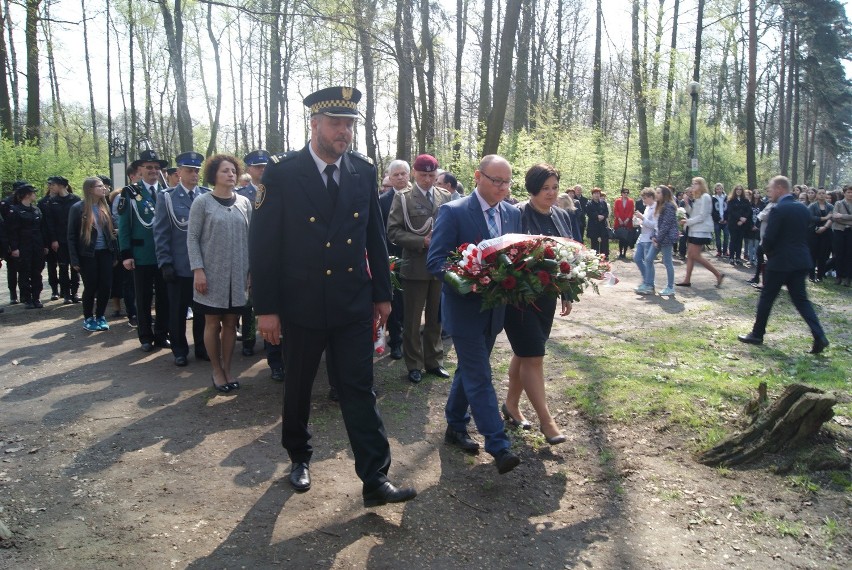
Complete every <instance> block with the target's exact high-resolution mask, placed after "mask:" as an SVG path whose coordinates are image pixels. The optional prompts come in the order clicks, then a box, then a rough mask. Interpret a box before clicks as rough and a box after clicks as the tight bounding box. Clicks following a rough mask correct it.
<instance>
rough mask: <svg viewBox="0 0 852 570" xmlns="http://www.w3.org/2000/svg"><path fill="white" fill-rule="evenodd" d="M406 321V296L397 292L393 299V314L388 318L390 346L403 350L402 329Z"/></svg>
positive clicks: (394, 293)
mask: <svg viewBox="0 0 852 570" xmlns="http://www.w3.org/2000/svg"><path fill="white" fill-rule="evenodd" d="M404 320H405V294H404V293H403V292H402V291H397V290H395V291H394V292H393V299H391V314H390V316H388V322H387V325H385V326H386V327H387V329H388V346H390V347H391V348H402V328H403V322H404Z"/></svg>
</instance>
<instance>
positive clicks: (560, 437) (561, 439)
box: [541, 431, 568, 445]
mask: <svg viewBox="0 0 852 570" xmlns="http://www.w3.org/2000/svg"><path fill="white" fill-rule="evenodd" d="M541 435H544V441H546V442H547V443H548V444H549V445H559V444H560V443H565V442H566V441H568V438H567V437H566V436H565V434H561V433H558V434H556V435H554V436H553V437H547V435H545V433H544V432H543V431H542V432H541Z"/></svg>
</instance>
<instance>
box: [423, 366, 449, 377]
mask: <svg viewBox="0 0 852 570" xmlns="http://www.w3.org/2000/svg"><path fill="white" fill-rule="evenodd" d="M426 373H427V374H431V375H432V376H437V377H438V378H449V377H450V373H449V372H447V371H446V369H444V367H443V366H438V367H436V368H430V369H429V370H427V371H426Z"/></svg>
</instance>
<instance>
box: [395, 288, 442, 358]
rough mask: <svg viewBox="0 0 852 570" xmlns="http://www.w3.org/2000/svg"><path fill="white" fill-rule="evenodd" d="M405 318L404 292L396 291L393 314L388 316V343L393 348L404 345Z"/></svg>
mask: <svg viewBox="0 0 852 570" xmlns="http://www.w3.org/2000/svg"><path fill="white" fill-rule="evenodd" d="M440 314H441V313H440V311H439V312H438V315H439V316H440ZM404 319H405V310H404V304H403V292H402V291H394V292H393V299H392V300H391V314H390V316H389V317H388V324H387V329H388V334H389V335H390V337H389V338H388V345H389V346H390V347H391V348H397V347H401V346H402V323H403V320H404Z"/></svg>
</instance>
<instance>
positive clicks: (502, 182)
mask: <svg viewBox="0 0 852 570" xmlns="http://www.w3.org/2000/svg"><path fill="white" fill-rule="evenodd" d="M479 173H480V174H481V175H483V176H484V177H486V178H487V179H488V180H490V181H491V182H492V184H494V185H495V186H511V185H512V182H514V180H512V179H511V178H510V179H508V180H503V179H502V178H493V177H491V176H488V175H487V174H485V173H484V172H482V171H481V170H480V171H479Z"/></svg>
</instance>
